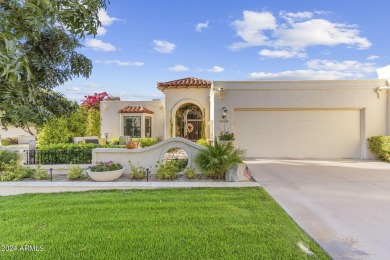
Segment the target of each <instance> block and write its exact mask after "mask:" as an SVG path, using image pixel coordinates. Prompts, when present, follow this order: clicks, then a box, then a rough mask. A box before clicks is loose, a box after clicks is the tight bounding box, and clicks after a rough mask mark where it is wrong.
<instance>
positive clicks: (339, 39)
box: [273, 19, 371, 49]
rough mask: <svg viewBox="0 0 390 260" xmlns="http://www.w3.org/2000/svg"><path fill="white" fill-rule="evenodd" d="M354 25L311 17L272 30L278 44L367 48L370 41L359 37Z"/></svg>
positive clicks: (302, 46) (301, 46)
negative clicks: (343, 45) (289, 25)
mask: <svg viewBox="0 0 390 260" xmlns="http://www.w3.org/2000/svg"><path fill="white" fill-rule="evenodd" d="M359 33H360V32H359V30H357V29H356V27H355V26H351V25H347V24H341V23H332V22H330V21H327V20H324V19H311V20H308V21H304V22H300V23H294V24H292V25H291V27H288V28H280V29H278V30H276V31H275V32H274V34H273V35H274V36H275V40H276V41H275V43H276V44H277V45H278V46H284V47H295V48H306V47H308V46H314V45H326V46H335V45H339V44H346V45H351V46H352V45H355V46H357V48H358V49H367V48H368V47H370V46H371V43H370V42H369V41H368V39H367V38H362V37H359V36H358V35H359Z"/></svg>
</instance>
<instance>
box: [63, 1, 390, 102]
mask: <svg viewBox="0 0 390 260" xmlns="http://www.w3.org/2000/svg"><path fill="white" fill-rule="evenodd" d="M389 7H390V2H389V1H388V0H371V1H367V0H353V1H352V0H344V1H340V0H339V1H334V0H327V1H325V0H295V1H293V0H273V1H268V0H263V1H262V0H208V1H207V0H196V1H195V0H187V1H178V0H167V1H159V0H142V1H133V0H111V3H110V5H108V8H107V10H106V11H105V12H104V11H102V12H101V13H100V19H101V21H102V28H100V30H99V34H98V35H97V36H96V37H95V38H93V37H87V38H86V39H85V41H83V44H84V46H85V47H84V48H82V49H80V52H81V53H83V54H84V55H86V56H87V57H89V58H90V59H91V60H92V62H93V65H94V67H93V72H92V75H91V76H90V78H88V79H85V78H76V79H74V80H72V81H70V82H68V83H67V84H65V85H63V86H61V87H59V88H58V89H57V90H58V91H60V92H61V93H63V94H65V96H66V97H68V98H69V99H72V100H76V101H80V100H81V99H83V97H84V96H85V95H89V94H93V93H95V92H101V91H107V92H108V93H110V94H112V95H115V96H120V97H121V99H122V100H151V99H156V98H163V97H164V96H163V93H161V92H160V91H159V90H158V89H157V88H156V84H157V82H164V81H169V80H175V79H180V78H185V77H198V78H202V79H208V80H301V79H366V78H376V72H375V70H376V69H377V68H380V67H384V66H386V65H388V64H389V63H390V54H389V48H388V46H389V40H390V30H389V29H388V28H386V27H388V25H389V24H390V16H389V14H388V10H389Z"/></svg>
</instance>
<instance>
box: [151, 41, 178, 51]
mask: <svg viewBox="0 0 390 260" xmlns="http://www.w3.org/2000/svg"><path fill="white" fill-rule="evenodd" d="M153 44H154V50H155V51H157V52H160V53H172V52H173V51H174V50H175V49H176V47H177V46H176V45H175V44H174V43H171V42H167V41H163V40H153Z"/></svg>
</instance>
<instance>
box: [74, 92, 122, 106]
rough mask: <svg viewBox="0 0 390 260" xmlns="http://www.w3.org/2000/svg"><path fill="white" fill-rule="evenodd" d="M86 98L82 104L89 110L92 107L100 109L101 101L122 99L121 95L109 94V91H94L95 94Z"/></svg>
mask: <svg viewBox="0 0 390 260" xmlns="http://www.w3.org/2000/svg"><path fill="white" fill-rule="evenodd" d="M84 97H85V100H84V101H83V102H82V103H81V106H83V107H85V108H86V109H87V110H90V109H96V110H99V109H100V101H109V100H112V101H120V100H121V99H120V98H119V97H114V96H111V95H109V94H108V93H107V92H100V93H94V94H93V95H89V96H84Z"/></svg>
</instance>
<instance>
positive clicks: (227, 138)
mask: <svg viewBox="0 0 390 260" xmlns="http://www.w3.org/2000/svg"><path fill="white" fill-rule="evenodd" d="M234 139H235V138H234V133H230V132H227V131H226V132H221V133H220V134H219V136H218V141H219V142H220V143H224V144H226V143H231V142H233V141H234Z"/></svg>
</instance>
